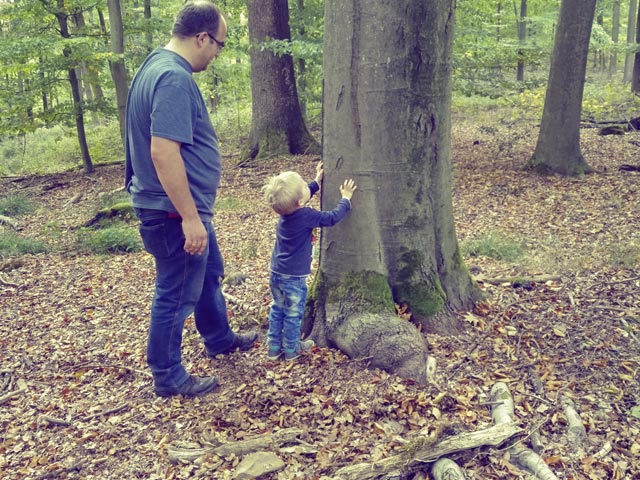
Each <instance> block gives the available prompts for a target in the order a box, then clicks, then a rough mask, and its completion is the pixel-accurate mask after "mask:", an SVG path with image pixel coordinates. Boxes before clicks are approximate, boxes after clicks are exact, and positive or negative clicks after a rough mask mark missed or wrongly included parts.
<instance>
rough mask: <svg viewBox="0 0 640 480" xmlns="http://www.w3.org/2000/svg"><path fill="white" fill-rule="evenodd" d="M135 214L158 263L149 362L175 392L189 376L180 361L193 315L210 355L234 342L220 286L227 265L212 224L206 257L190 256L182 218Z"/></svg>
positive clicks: (157, 378) (158, 379) (159, 381)
mask: <svg viewBox="0 0 640 480" xmlns="http://www.w3.org/2000/svg"><path fill="white" fill-rule="evenodd" d="M136 214H137V215H138V218H139V219H140V222H141V225H140V236H141V237H142V241H143V243H144V246H145V249H146V250H147V251H148V252H149V253H150V254H151V255H153V257H154V258H155V264H156V285H155V294H154V297H153V302H152V304H151V325H150V327H149V338H148V341H147V363H148V364H149V367H150V368H151V373H152V374H153V380H154V383H155V386H156V388H168V389H171V388H176V387H178V386H180V385H182V384H183V383H184V382H185V381H186V380H187V378H188V377H189V374H188V373H187V371H186V370H185V368H184V366H183V365H182V356H181V346H182V330H183V328H184V322H185V320H186V319H187V317H188V316H189V315H191V314H192V313H194V317H195V323H196V328H197V329H198V332H199V333H200V335H201V336H202V337H203V339H204V344H205V347H206V348H207V350H209V351H220V350H223V349H224V348H225V347H227V346H228V345H230V344H231V343H232V342H233V339H234V333H233V331H232V330H231V329H230V328H229V321H228V318H227V308H226V304H225V300H224V296H223V295H222V291H221V287H220V282H221V280H222V277H223V275H224V263H223V260H222V255H221V253H220V249H219V247H218V243H217V240H216V235H215V231H214V229H213V224H212V223H211V222H204V226H205V228H206V230H207V232H208V234H209V238H208V245H207V249H206V250H205V251H204V253H203V254H202V255H190V254H188V253H187V252H185V251H184V234H183V232H182V220H181V219H180V218H169V217H168V216H167V212H164V211H161V210H151V209H136Z"/></svg>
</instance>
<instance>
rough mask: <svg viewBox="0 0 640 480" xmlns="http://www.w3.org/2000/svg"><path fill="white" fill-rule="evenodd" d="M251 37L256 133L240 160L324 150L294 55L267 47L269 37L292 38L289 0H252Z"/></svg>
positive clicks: (249, 4) (248, 6) (270, 38)
mask: <svg viewBox="0 0 640 480" xmlns="http://www.w3.org/2000/svg"><path fill="white" fill-rule="evenodd" d="M247 8H248V15H249V39H250V41H251V49H250V57H251V98H252V118H251V133H250V135H249V140H248V143H247V146H246V147H245V148H244V150H243V152H242V154H241V158H240V164H241V165H242V164H243V163H246V162H247V161H249V160H253V159H259V158H268V157H270V156H274V155H283V154H284V155H287V154H319V153H320V145H319V144H318V142H316V141H315V140H314V138H313V137H312V136H311V134H310V133H309V131H308V130H307V127H306V125H305V123H304V119H303V117H302V110H301V109H300V102H299V99H298V91H297V87H296V79H295V74H294V70H293V58H292V57H291V55H290V54H276V53H274V52H273V51H272V50H270V49H267V48H263V44H264V42H268V41H270V40H283V41H290V40H291V30H290V27H289V6H288V1H287V0H268V1H266V0H260V1H259V0H249V2H248V3H247Z"/></svg>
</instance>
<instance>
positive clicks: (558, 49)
mask: <svg viewBox="0 0 640 480" xmlns="http://www.w3.org/2000/svg"><path fill="white" fill-rule="evenodd" d="M595 8H596V0H562V5H561V7H560V19H559V21H558V27H557V29H556V38H555V44H554V49H553V57H552V60H551V71H550V73H549V83H548V85H547V93H546V97H545V100H544V109H543V113H542V122H541V125H540V133H539V135H538V142H537V144H536V148H535V151H534V153H533V157H532V158H531V159H530V161H529V166H530V167H531V168H533V169H534V170H536V171H537V172H539V173H541V174H554V173H557V174H560V175H567V176H573V175H580V174H585V173H591V172H593V168H591V166H589V164H588V163H587V162H586V160H585V159H584V157H583V156H582V153H581V151H580V113H581V110H582V94H583V91H584V81H585V72H586V68H587V55H588V52H589V38H590V36H591V25H592V23H593V17H594V14H595Z"/></svg>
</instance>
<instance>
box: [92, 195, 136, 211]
mask: <svg viewBox="0 0 640 480" xmlns="http://www.w3.org/2000/svg"><path fill="white" fill-rule="evenodd" d="M98 203H99V207H98V208H99V209H103V208H110V207H113V206H115V205H118V204H128V205H131V197H130V196H129V193H128V192H127V191H126V190H119V191H117V192H113V193H103V194H101V195H98Z"/></svg>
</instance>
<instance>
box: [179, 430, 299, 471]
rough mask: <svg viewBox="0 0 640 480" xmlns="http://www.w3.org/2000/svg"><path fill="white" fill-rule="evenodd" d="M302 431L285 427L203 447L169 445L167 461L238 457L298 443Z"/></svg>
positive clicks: (195, 445)
mask: <svg viewBox="0 0 640 480" xmlns="http://www.w3.org/2000/svg"><path fill="white" fill-rule="evenodd" d="M302 433H303V430H301V429H299V428H287V429H284V430H280V431H278V432H275V433H273V434H266V435H259V436H257V437H253V438H250V439H247V440H241V441H239V442H229V443H223V444H222V445H208V446H205V447H202V446H199V445H197V444H190V445H186V446H180V445H169V446H168V447H167V453H168V456H169V461H170V462H172V463H176V462H181V461H182V462H193V461H195V460H197V459H198V458H200V457H201V456H203V455H211V454H214V455H220V456H227V455H231V454H235V455H236V456H238V457H240V456H242V455H246V454H247V453H251V452H256V451H258V450H263V449H265V448H270V447H271V448H273V447H279V446H281V445H284V444H287V443H299V442H300V440H298V438H297V437H298V435H300V434H302Z"/></svg>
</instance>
